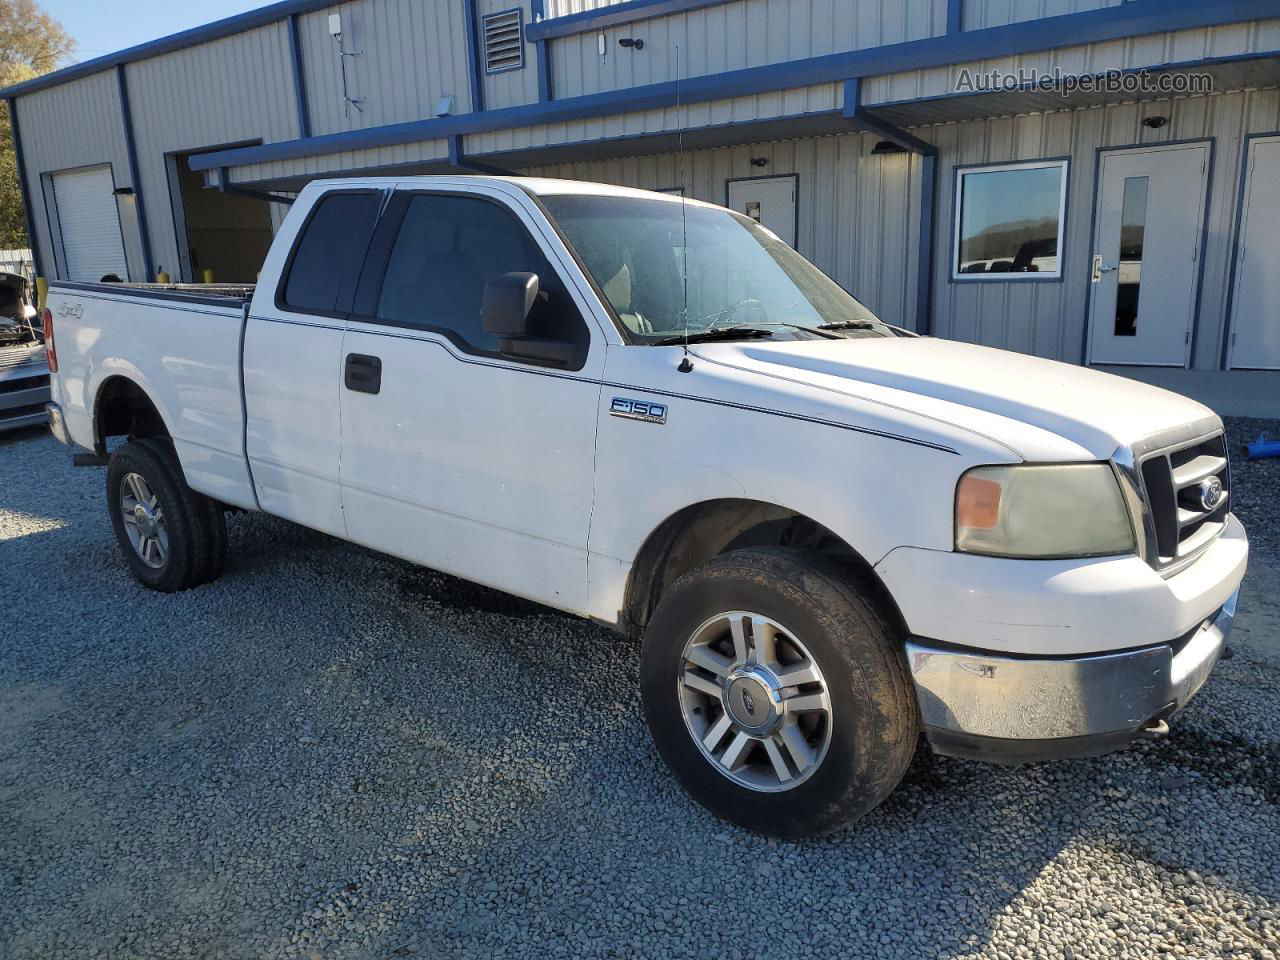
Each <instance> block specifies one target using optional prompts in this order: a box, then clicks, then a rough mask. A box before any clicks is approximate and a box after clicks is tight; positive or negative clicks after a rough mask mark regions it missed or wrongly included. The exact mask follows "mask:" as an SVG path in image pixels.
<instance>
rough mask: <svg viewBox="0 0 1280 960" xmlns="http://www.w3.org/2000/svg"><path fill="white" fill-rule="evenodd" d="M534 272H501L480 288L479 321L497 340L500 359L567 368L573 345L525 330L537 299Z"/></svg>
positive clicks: (574, 351)
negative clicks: (515, 359)
mask: <svg viewBox="0 0 1280 960" xmlns="http://www.w3.org/2000/svg"><path fill="white" fill-rule="evenodd" d="M538 291H539V282H538V275H537V274H536V273H504V274H503V275H502V276H500V277H495V278H494V279H492V280H490V281H489V282H488V283H486V284H485V285H484V301H483V303H482V305H481V307H480V322H481V324H482V325H483V326H484V329H485V332H487V333H492V334H494V335H496V336H497V338H498V351H499V352H500V353H502V354H503V355H504V356H508V357H516V358H519V359H521V360H532V361H534V362H535V363H543V364H547V365H549V366H556V367H567V366H569V364H571V363H573V361H574V359H575V357H577V355H578V353H579V347H578V345H577V344H574V343H570V342H569V341H566V340H553V339H550V338H548V337H540V336H535V335H533V334H532V333H530V331H529V312H530V311H531V310H532V309H533V305H534V303H535V302H536V301H537V299H538Z"/></svg>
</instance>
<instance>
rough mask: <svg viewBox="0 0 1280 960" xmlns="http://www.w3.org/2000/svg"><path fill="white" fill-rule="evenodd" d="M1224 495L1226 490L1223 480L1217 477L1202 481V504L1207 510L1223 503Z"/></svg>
mask: <svg viewBox="0 0 1280 960" xmlns="http://www.w3.org/2000/svg"><path fill="white" fill-rule="evenodd" d="M1224 496H1226V491H1225V490H1223V489H1222V481H1221V480H1219V479H1218V478H1217V477H1209V478H1208V479H1206V480H1201V481H1200V506H1202V507H1203V508H1204V509H1205V510H1213V509H1214V508H1215V507H1217V506H1218V505H1219V504H1220V503H1222V498H1223V497H1224Z"/></svg>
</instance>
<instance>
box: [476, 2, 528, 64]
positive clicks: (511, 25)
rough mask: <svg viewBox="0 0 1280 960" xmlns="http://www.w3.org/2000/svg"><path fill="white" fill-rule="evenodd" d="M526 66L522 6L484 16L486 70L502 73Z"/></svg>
mask: <svg viewBox="0 0 1280 960" xmlns="http://www.w3.org/2000/svg"><path fill="white" fill-rule="evenodd" d="M523 66H524V12H523V11H522V10H521V9H520V8H518V7H517V8H516V9H515V10H504V11H502V12H501V13H491V14H489V15H488V16H487V17H485V18H484V70H485V73H501V72H502V71H504V70H519V69H520V68H521V67H523Z"/></svg>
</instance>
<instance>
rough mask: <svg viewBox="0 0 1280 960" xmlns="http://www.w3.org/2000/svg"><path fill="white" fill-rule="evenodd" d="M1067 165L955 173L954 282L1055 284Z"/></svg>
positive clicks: (1047, 163)
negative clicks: (997, 281)
mask: <svg viewBox="0 0 1280 960" xmlns="http://www.w3.org/2000/svg"><path fill="white" fill-rule="evenodd" d="M1066 202H1067V161H1066V160H1048V161H1037V162H1035V163H1012V164H1005V165H1002V166H990V167H971V168H968V169H965V168H960V169H957V170H956V208H955V209H956V223H955V245H954V249H953V253H952V261H951V278H952V279H953V280H1059V279H1061V278H1062V260H1061V255H1062V236H1063V232H1062V228H1063V223H1064V221H1065V219H1066Z"/></svg>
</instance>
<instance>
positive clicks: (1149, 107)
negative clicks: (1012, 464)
mask: <svg viewBox="0 0 1280 960" xmlns="http://www.w3.org/2000/svg"><path fill="white" fill-rule="evenodd" d="M1151 115H1160V116H1166V117H1168V118H1169V123H1168V125H1167V126H1164V127H1162V128H1160V129H1159V130H1151V129H1148V128H1146V127H1144V126H1143V125H1142V120H1143V118H1144V117H1147V116H1151ZM1277 129H1280V91H1278V90H1275V89H1270V90H1258V91H1248V92H1242V93H1231V94H1222V95H1216V96H1209V97H1194V98H1189V99H1184V100H1174V101H1157V102H1152V103H1141V104H1137V103H1135V104H1124V105H1118V106H1113V107H1100V108H1096V109H1090V110H1078V111H1063V112H1060V113H1051V114H1037V115H1032V116H1024V117H1006V118H999V119H993V120H980V121H973V122H969V123H959V124H948V125H946V126H939V127H924V128H918V129H917V130H916V131H915V132H916V133H917V134H918V135H919V136H921V137H923V138H924V139H926V140H928V141H929V142H931V143H936V144H937V145H938V146H939V148H940V153H941V159H940V162H939V168H940V172H939V190H938V211H939V212H938V257H937V261H938V262H937V269H936V273H935V277H934V283H935V291H936V293H935V299H934V330H935V332H936V333H937V334H938V335H939V336H944V337H951V338H954V339H957V340H967V341H970V342H974V343H985V344H988V345H991V346H997V347H1007V348H1009V349H1012V350H1020V351H1023V352H1026V353H1034V354H1038V355H1040V356H1044V357H1050V358H1053V359H1058V360H1066V361H1070V362H1073V363H1079V362H1081V361H1082V359H1083V356H1084V354H1083V344H1084V335H1085V324H1086V309H1087V299H1088V293H1089V291H1088V262H1089V257H1090V253H1091V246H1092V236H1091V230H1092V224H1091V219H1092V211H1093V199H1094V192H1095V163H1096V156H1097V153H1096V151H1097V148H1099V147H1121V146H1129V145H1132V144H1160V143H1166V142H1169V141H1172V140H1195V139H1205V140H1208V139H1212V140H1213V143H1214V147H1213V150H1214V156H1213V169H1212V177H1211V180H1210V183H1209V209H1208V241H1207V245H1206V247H1205V248H1204V250H1203V251H1202V257H1203V262H1204V282H1203V285H1202V288H1201V291H1200V313H1199V320H1198V324H1197V333H1196V349H1195V355H1194V357H1193V360H1192V365H1193V366H1194V367H1196V368H1200V369H1216V368H1217V366H1218V360H1219V356H1220V351H1221V345H1222V331H1223V318H1224V316H1225V314H1226V300H1227V276H1228V273H1229V268H1230V263H1231V255H1232V251H1231V243H1232V236H1233V229H1234V224H1235V216H1236V209H1235V207H1236V195H1237V190H1238V189H1239V176H1240V162H1241V157H1240V149H1241V142H1242V139H1243V137H1244V135H1245V134H1246V133H1252V132H1263V131H1271V130H1277ZM1066 155H1070V156H1071V158H1072V161H1071V171H1070V183H1069V187H1068V195H1067V199H1068V205H1067V224H1066V237H1065V244H1064V258H1063V269H1064V272H1065V276H1066V280H1065V281H1064V282H1061V283H1055V282H1012V283H1001V282H998V281H997V282H987V283H953V282H951V281H950V263H951V256H952V227H953V220H952V217H953V215H954V213H953V210H952V203H953V200H952V196H953V192H954V187H955V175H954V165H955V164H969V163H998V162H1006V161H1012V160H1032V159H1039V158H1043V157H1058V156H1066Z"/></svg>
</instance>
